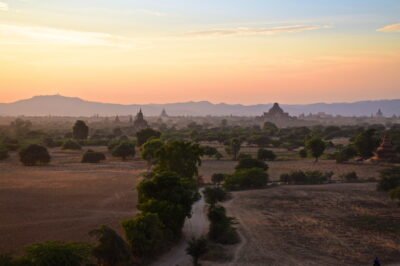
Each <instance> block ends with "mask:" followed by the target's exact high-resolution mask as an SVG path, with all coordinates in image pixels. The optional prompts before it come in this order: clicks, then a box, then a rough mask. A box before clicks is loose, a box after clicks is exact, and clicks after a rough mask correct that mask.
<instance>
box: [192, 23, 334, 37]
mask: <svg viewBox="0 0 400 266" xmlns="http://www.w3.org/2000/svg"><path fill="white" fill-rule="evenodd" d="M328 28H332V26H327V25H325V26H320V25H311V26H305V25H294V26H281V27H270V28H234V29H211V30H203V31H192V32H187V33H185V34H184V36H187V37H224V36H241V35H274V34H280V33H292V32H302V31H310V30H319V29H328Z"/></svg>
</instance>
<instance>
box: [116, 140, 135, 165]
mask: <svg viewBox="0 0 400 266" xmlns="http://www.w3.org/2000/svg"><path fill="white" fill-rule="evenodd" d="M135 152H136V151H135V144H134V143H131V142H128V141H122V142H120V143H119V144H118V145H117V146H115V147H114V149H113V151H112V155H113V156H115V157H121V158H122V160H123V161H125V160H126V158H127V157H129V156H132V157H133V156H135Z"/></svg>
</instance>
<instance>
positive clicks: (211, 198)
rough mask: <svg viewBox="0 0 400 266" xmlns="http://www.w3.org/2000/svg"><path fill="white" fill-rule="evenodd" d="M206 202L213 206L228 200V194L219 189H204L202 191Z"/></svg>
mask: <svg viewBox="0 0 400 266" xmlns="http://www.w3.org/2000/svg"><path fill="white" fill-rule="evenodd" d="M203 194H204V198H205V200H206V202H207V203H208V204H210V205H215V204H216V203H217V202H222V201H225V200H227V199H228V193H227V192H226V191H225V190H224V189H223V188H221V187H206V188H205V189H204V191H203Z"/></svg>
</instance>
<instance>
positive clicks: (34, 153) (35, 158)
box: [19, 144, 51, 166]
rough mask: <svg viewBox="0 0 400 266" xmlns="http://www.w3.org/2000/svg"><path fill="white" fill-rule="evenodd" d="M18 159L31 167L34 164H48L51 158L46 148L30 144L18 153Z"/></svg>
mask: <svg viewBox="0 0 400 266" xmlns="http://www.w3.org/2000/svg"><path fill="white" fill-rule="evenodd" d="M19 159H20V161H21V162H22V163H23V164H24V165H27V166H33V165H36V164H48V163H49V162H50V159H51V157H50V154H49V152H48V151H47V149H46V147H44V146H42V145H38V144H31V145H29V146H27V147H25V148H23V149H22V150H21V151H20V152H19Z"/></svg>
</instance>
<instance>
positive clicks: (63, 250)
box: [25, 242, 92, 266]
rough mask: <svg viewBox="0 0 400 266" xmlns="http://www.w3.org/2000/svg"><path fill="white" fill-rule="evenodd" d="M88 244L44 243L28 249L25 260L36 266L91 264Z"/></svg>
mask: <svg viewBox="0 0 400 266" xmlns="http://www.w3.org/2000/svg"><path fill="white" fill-rule="evenodd" d="M91 248H92V246H91V245H90V244H88V243H78V242H76V243H75V242H74V243H63V242H44V243H39V244H34V245H32V246H29V247H27V249H26V255H25V259H26V261H27V262H29V263H30V264H28V265H35V266H49V265H57V266H77V265H85V264H86V263H88V262H90V252H91Z"/></svg>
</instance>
